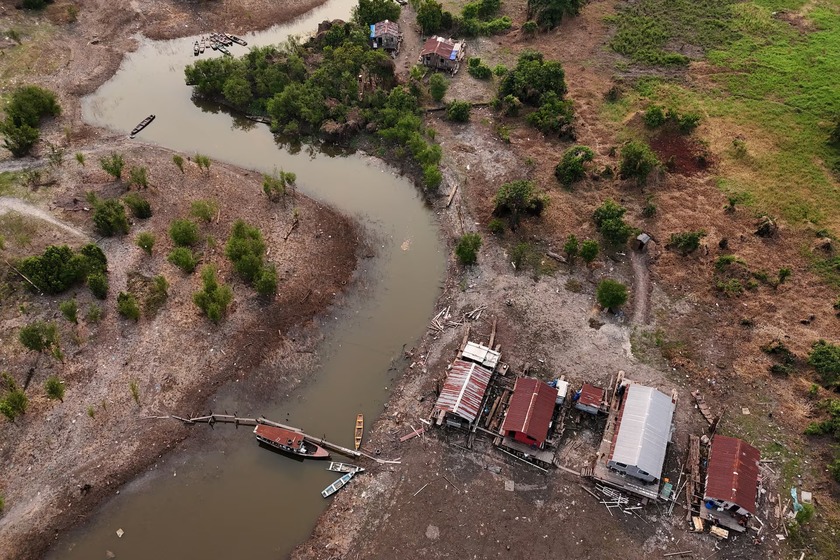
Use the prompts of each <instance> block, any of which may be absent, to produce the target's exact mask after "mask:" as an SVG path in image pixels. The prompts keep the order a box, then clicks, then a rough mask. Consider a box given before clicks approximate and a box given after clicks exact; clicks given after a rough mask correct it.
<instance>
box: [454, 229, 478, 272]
mask: <svg viewBox="0 0 840 560" xmlns="http://www.w3.org/2000/svg"><path fill="white" fill-rule="evenodd" d="M480 248H481V236H480V235H479V234H477V233H465V234H464V235H462V236H461V237H460V238H459V239H458V244H457V245H456V247H455V254H456V255H457V256H458V260H459V261H460V262H461V264H462V265H464V266H469V265H473V264H475V263H476V262H477V261H478V250H479V249H480Z"/></svg>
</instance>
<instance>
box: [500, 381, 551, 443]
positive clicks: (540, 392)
mask: <svg viewBox="0 0 840 560" xmlns="http://www.w3.org/2000/svg"><path fill="white" fill-rule="evenodd" d="M556 399H557V389H555V388H553V387H551V386H549V385H548V384H547V383H543V382H542V381H540V380H539V379H534V378H533V377H520V378H519V379H517V380H516V385H514V387H513V396H511V398H510V404H509V405H508V411H507V415H506V416H505V421H504V423H502V433H503V434H504V436H505V437H511V438H513V439H514V441H517V442H519V443H524V444H525V445H528V446H530V447H532V448H534V449H537V448H540V449H541V448H542V447H543V446H544V445H545V440H546V437H547V436H548V429H549V428H550V427H551V419H552V418H553V416H554V405H555V401H556Z"/></svg>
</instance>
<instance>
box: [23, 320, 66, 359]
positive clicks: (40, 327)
mask: <svg viewBox="0 0 840 560" xmlns="http://www.w3.org/2000/svg"><path fill="white" fill-rule="evenodd" d="M18 340H20V343H21V344H23V346H24V347H25V348H26V349H28V350H32V351H33V352H46V351H47V350H50V349H51V348H54V347H55V346H58V329H57V328H56V326H55V323H53V322H49V323H45V322H44V321H35V322H33V323H30V324H28V325H26V326H24V327H22V328H21V329H20V332H19V333H18Z"/></svg>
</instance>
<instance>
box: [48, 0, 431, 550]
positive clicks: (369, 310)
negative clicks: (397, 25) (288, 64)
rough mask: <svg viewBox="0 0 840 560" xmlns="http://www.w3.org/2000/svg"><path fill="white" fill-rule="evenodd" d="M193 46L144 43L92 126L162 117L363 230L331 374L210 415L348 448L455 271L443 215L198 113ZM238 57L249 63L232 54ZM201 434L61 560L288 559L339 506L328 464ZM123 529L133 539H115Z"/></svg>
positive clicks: (293, 29) (366, 175)
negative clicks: (365, 250) (329, 495)
mask: <svg viewBox="0 0 840 560" xmlns="http://www.w3.org/2000/svg"><path fill="white" fill-rule="evenodd" d="M352 4H353V2H352V1H351V0H336V1H333V2H329V3H327V4H326V5H324V6H322V7H321V8H318V9H316V10H314V11H313V12H310V13H309V14H307V15H306V16H304V17H303V18H300V19H298V20H296V21H294V22H292V23H290V24H289V25H285V26H279V27H276V28H273V29H270V30H268V31H266V32H263V33H259V34H251V35H245V36H244V37H243V38H244V39H246V40H247V41H248V42H249V45H265V44H271V43H277V42H281V41H283V40H285V38H286V36H287V35H289V34H306V33H309V32H311V31H313V30H314V29H315V28H316V27H317V23H318V22H319V21H322V20H324V19H334V18H347V17H348V15H349V11H350V7H351V6H352ZM209 31H210V30H208V32H209ZM194 40H195V38H184V39H177V40H173V41H163V42H145V43H144V44H142V46H141V47H140V48H139V49H138V50H137V51H136V52H134V53H131V54H129V55H128V56H127V57H126V58H125V60H124V61H123V64H122V66H121V67H120V70H119V71H118V72H117V74H116V75H115V76H114V77H113V78H112V79H111V80H110V81H109V82H107V83H106V84H105V85H104V86H102V87H101V88H100V89H99V90H98V91H97V92H96V93H95V94H94V95H92V96H90V97H89V98H87V99H86V100H85V102H84V103H83V112H84V118H85V120H86V121H87V122H89V123H90V124H94V125H98V126H102V127H105V128H109V129H114V130H120V131H126V132H127V131H128V130H130V129H131V128H132V127H133V126H134V125H135V124H136V123H137V122H138V121H139V120H141V119H142V118H143V117H145V116H146V115H148V114H150V113H154V114H155V115H157V119H156V120H155V121H154V123H153V124H152V125H151V126H149V127H148V128H147V129H146V130H144V131H143V132H142V133H141V134H140V136H138V138H137V140H138V141H143V142H152V143H156V144H159V145H161V146H165V147H167V148H171V149H173V150H177V151H180V152H183V153H184V154H187V155H190V154H195V153H201V154H204V155H207V156H209V157H210V158H211V159H213V160H219V161H225V162H228V163H232V164H235V165H237V166H240V167H243V168H247V169H253V170H256V171H259V172H271V171H272V170H274V169H280V168H282V169H284V170H286V171H293V172H295V173H296V174H297V176H298V188H299V189H300V190H301V191H302V192H304V193H306V194H307V195H310V196H312V197H314V198H316V199H319V200H322V201H325V202H326V203H328V204H330V205H331V206H333V207H335V208H337V209H338V210H340V211H342V212H344V213H345V214H348V215H350V216H353V217H354V218H356V219H357V220H358V221H360V222H361V223H362V224H363V227H364V228H365V229H366V230H367V232H368V235H369V236H370V239H372V240H373V244H374V247H375V251H374V252H375V257H373V258H371V259H362V261H361V262H362V264H361V267H362V270H361V271H360V274H359V281H358V283H357V285H356V286H354V287H353V288H351V290H350V293H349V294H348V296H347V297H346V298H344V300H343V303H342V305H341V307H340V308H339V309H336V310H333V312H332V314H331V316H330V317H327V318H325V319H324V321H323V323H324V330H325V335H326V340H325V342H324V343H323V344H321V345H320V347H319V348H318V352H319V354H320V357H321V364H322V366H321V367H320V368H319V370H318V371H317V372H316V373H315V374H314V376H312V377H311V378H310V379H309V380H308V381H306V382H305V383H304V384H303V386H301V388H299V389H298V390H295V391H293V392H292V393H291V394H289V391H288V388H287V387H284V386H278V387H276V388H275V390H274V391H273V392H272V393H271V394H267V395H264V396H263V397H262V398H261V399H260V401H261V402H260V404H259V409H255V408H254V403H253V402H250V401H249V399H246V396H247V395H248V394H249V391H248V388H247V387H246V386H243V385H247V379H246V380H245V381H244V382H243V383H237V384H234V386H231V387H228V388H225V389H223V390H222V391H221V392H220V393H219V394H218V395H217V396H216V398H215V399H214V400H213V402H212V403H211V406H213V407H214V409H215V410H217V411H218V410H223V409H226V410H228V411H229V412H233V411H234V410H235V411H237V412H238V413H240V414H241V415H245V416H253V415H265V416H266V417H269V418H274V419H276V420H279V421H281V422H287V423H290V424H292V425H295V426H298V427H300V428H302V429H304V430H306V431H307V432H309V433H312V434H325V435H326V436H327V439H330V440H331V441H335V442H337V443H340V444H344V445H348V446H350V445H351V444H352V437H353V423H354V419H355V415H356V414H357V413H358V412H363V413H364V414H365V417H366V419H367V422H368V423H369V424H370V423H371V422H372V421H373V420H374V419H375V418H376V417H377V416H378V415H379V414H380V413H381V411H382V407H383V405H384V403H385V402H386V401H387V398H388V387H390V386H391V384H392V380H393V375H394V371H389V369H390V368H391V366H392V365H393V364H394V362H395V361H396V360H398V359H399V358H400V356H401V355H402V349H403V346H404V345H406V344H408V345H409V346H410V345H411V344H412V343H413V341H414V340H416V339H417V338H418V337H419V336H420V335H421V334H422V332H423V330H424V328H425V325H426V321H427V320H428V318H429V317H430V315H431V314H432V308H433V303H434V301H435V299H436V297H437V296H438V293H439V280H440V279H441V278H442V277H443V274H444V264H445V258H444V253H443V250H442V246H441V244H440V242H439V239H438V230H437V226H436V224H435V220H434V216H433V215H432V213H431V212H430V211H429V210H428V209H427V208H426V207H425V206H424V204H423V200H422V197H421V196H420V195H419V193H418V192H417V190H416V189H415V187H414V186H413V185H412V184H411V183H410V182H409V181H407V180H405V179H403V178H400V177H398V176H396V175H395V174H394V173H393V172H392V171H391V170H389V169H388V168H386V167H385V166H383V165H382V164H380V163H379V162H377V161H376V160H372V159H371V158H368V157H366V156H364V155H347V156H342V155H329V154H327V153H324V152H322V151H320V150H319V149H317V148H309V147H307V146H303V147H302V148H301V149H300V150H299V151H297V152H295V153H292V152H290V151H289V150H288V149H285V148H283V147H281V146H278V144H277V143H276V142H275V138H274V136H273V135H272V134H271V133H270V131H269V130H268V128H267V127H266V126H265V125H255V124H254V123H251V122H249V121H244V120H242V119H239V118H235V117H232V116H231V115H229V114H227V113H225V112H224V111H221V110H218V108H216V107H208V106H206V105H205V106H202V107H199V106H197V105H196V104H194V103H193V102H192V100H191V99H190V88H189V87H187V86H186V85H184V73H183V69H184V67H185V66H186V65H187V64H190V63H191V62H192V61H193V60H195V59H194V57H193V55H192V48H191V45H192V43H193V41H194ZM232 51H233V54H234V55H241V54H244V53H245V52H246V50H245V49H244V48H242V47H237V46H236V45H234V46H233V47H232ZM203 56H218V55H216V54H215V53H212V54H208V53H207V52H206V53H205V54H204V55H203ZM211 172H212V167H211ZM302 219H306V217H305V216H302ZM162 412H171V413H175V414H184V413H189V412H191V411H162ZM161 421H164V420H161ZM193 429H197V430H203V432H202V434H201V435H197V437H195V438H192V441H189V442H187V444H186V445H185V446H184V448H183V449H180V450H177V451H175V452H174V453H172V454H171V455H170V456H168V457H165V458H163V459H162V460H161V462H160V463H158V465H156V467H155V468H153V469H152V470H151V471H150V472H149V474H147V475H145V476H143V477H141V478H140V479H138V480H136V481H134V482H133V483H131V484H129V485H128V486H127V487H125V488H122V489H121V492H120V494H119V495H118V496H115V498H114V499H113V500H111V501H110V502H109V503H107V504H105V505H104V506H103V507H102V508H101V509H100V511H99V512H98V513H97V514H96V515H95V516H94V517H93V519H92V520H91V521H90V522H89V523H87V524H85V525H84V526H82V527H80V528H79V529H78V530H76V531H74V532H73V533H71V534H70V535H67V536H65V537H64V538H63V539H62V540H61V541H60V542H59V543H58V544H57V545H56V546H55V547H54V549H53V553H52V555H51V557H52V558H61V559H76V558H78V559H83V558H84V559H89V558H102V557H104V556H105V554H106V551H108V550H110V551H112V552H113V553H115V554H116V556H117V558H120V559H124V558H128V559H132V558H136V559H148V558H207V559H211V558H225V559H228V558H255V559H258V558H272V559H274V558H278V557H284V556H287V555H288V554H289V552H290V551H291V550H292V549H293V548H294V546H295V545H297V544H298V543H300V542H301V541H302V540H304V539H305V538H306V536H307V535H308V534H309V532H310V531H311V530H312V527H313V525H314V523H315V521H316V519H317V517H318V515H319V514H320V512H321V511H322V510H323V508H324V507H325V506H326V505H327V504H328V502H327V501H326V500H324V499H323V498H321V496H320V490H321V489H323V488H324V487H325V486H326V485H327V484H329V483H330V482H331V481H333V480H334V479H335V478H336V476H335V475H334V474H333V473H329V472H327V471H326V470H325V467H326V464H325V463H323V462H297V461H294V460H292V459H289V458H286V457H284V456H281V455H277V454H274V453H271V452H269V451H267V450H265V449H261V448H260V447H258V446H257V445H256V442H255V440H254V438H253V435H252V434H251V433H250V430H249V429H248V428H240V429H239V430H238V431H237V430H235V429H233V428H230V427H224V426H218V427H217V428H216V429H215V430H214V431H213V433H210V430H209V428H207V427H206V426H197V427H195V428H193ZM383 453H387V450H383ZM337 459H338V460H341V458H340V457H338V458H337ZM364 476H376V475H375V473H371V474H369V475H368V474H366V475H364ZM120 528H121V529H123V531H125V534H124V535H123V536H122V538H119V537H117V535H116V531H117V529H120Z"/></svg>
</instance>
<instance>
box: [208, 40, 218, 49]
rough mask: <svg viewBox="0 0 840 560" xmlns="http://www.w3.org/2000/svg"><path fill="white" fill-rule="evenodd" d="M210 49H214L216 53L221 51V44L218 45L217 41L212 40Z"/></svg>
mask: <svg viewBox="0 0 840 560" xmlns="http://www.w3.org/2000/svg"><path fill="white" fill-rule="evenodd" d="M210 48H211V49H213V50H214V51H217V50H219V43H217V42H216V41H214V40H212V39H211V40H210Z"/></svg>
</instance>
